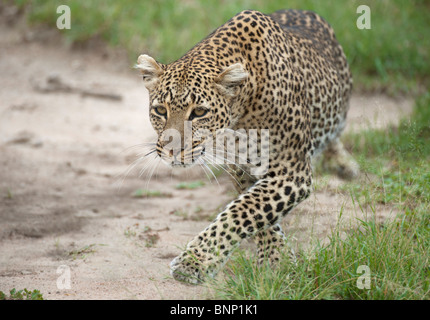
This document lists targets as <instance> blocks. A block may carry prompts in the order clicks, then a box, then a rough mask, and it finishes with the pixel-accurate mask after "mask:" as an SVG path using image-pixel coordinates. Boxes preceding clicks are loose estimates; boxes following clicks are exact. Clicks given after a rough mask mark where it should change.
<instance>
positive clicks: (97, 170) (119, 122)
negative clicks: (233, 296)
mask: <svg viewBox="0 0 430 320" xmlns="http://www.w3.org/2000/svg"><path fill="white" fill-rule="evenodd" d="M0 30H1V31H0V291H4V292H8V291H9V290H10V289H12V288H17V289H23V288H27V289H29V290H33V289H39V290H40V291H41V292H42V294H43V296H44V298H45V299H133V298H137V299H196V298H205V297H207V295H208V294H209V293H208V292H209V291H210V289H208V288H205V287H201V286H200V287H195V286H189V285H184V284H181V283H178V282H176V281H174V280H173V279H172V278H171V277H170V275H169V267H168V265H169V263H170V261H171V259H172V258H173V257H175V256H176V255H177V254H178V253H179V252H180V249H181V248H182V247H183V246H184V245H185V244H186V243H187V241H188V240H189V239H190V238H191V237H192V236H193V235H195V234H196V233H197V232H199V231H201V230H202V229H203V228H204V227H205V226H206V225H207V224H208V221H209V219H210V217H213V216H214V214H215V213H216V212H218V211H219V209H220V208H221V207H222V206H223V205H225V204H226V203H227V202H228V201H229V200H231V199H233V197H234V195H233V192H232V190H233V187H232V185H231V184H230V181H229V179H228V177H227V176H224V175H221V176H220V177H219V178H218V182H219V184H218V183H216V182H213V181H212V182H209V181H208V179H207V177H206V176H205V174H204V172H203V171H201V169H199V168H196V169H192V170H187V171H185V172H182V171H171V170H170V169H166V168H162V167H161V166H160V167H159V168H158V169H157V170H156V172H155V173H154V175H153V177H152V179H151V182H150V186H149V189H151V190H158V191H161V192H162V193H163V194H164V195H165V197H134V196H133V194H134V193H135V192H136V190H138V189H141V188H146V181H147V179H145V175H144V176H143V177H142V178H139V177H138V175H139V170H134V171H132V172H130V173H129V174H128V175H127V176H126V177H125V179H124V181H123V182H122V183H120V184H121V188H120V189H118V185H117V182H118V180H121V179H118V176H119V177H124V172H125V171H126V170H127V168H128V166H129V165H130V164H131V163H132V162H133V161H134V160H135V159H136V158H135V154H136V153H138V152H141V151H142V149H139V148H134V149H133V148H132V149H128V150H126V149H127V148H128V147H132V146H136V145H138V144H140V143H142V142H145V141H151V140H153V138H154V137H155V136H154V133H153V131H152V129H151V127H150V124H149V120H148V115H147V113H148V112H147V107H148V106H147V100H148V97H147V93H146V91H145V89H144V88H143V85H142V84H141V79H140V76H139V75H138V74H136V73H135V72H134V70H132V69H131V66H130V65H128V64H127V60H126V59H125V57H124V55H121V54H115V53H112V52H105V51H103V50H100V49H97V50H70V49H67V48H65V47H64V46H63V45H55V44H53V43H52V42H51V43H49V44H47V43H43V42H40V41H39V42H38V41H23V36H22V32H20V31H18V30H17V29H10V28H7V27H3V26H2V27H1V28H0ZM58 43H59V42H58ZM136 54H138V53H136ZM47 79H50V81H51V83H50V85H51V86H52V85H58V83H60V84H64V83H65V84H67V85H69V87H68V89H67V88H64V87H63V88H62V89H63V91H55V92H42V91H41V90H43V88H45V86H46V85H47ZM59 80H60V82H59ZM35 86H36V87H37V88H39V90H35ZM57 88H59V87H58V86H57ZM71 88H72V89H76V88H77V89H85V90H90V93H96V94H99V93H103V94H107V95H108V97H107V98H106V97H105V96H100V95H96V96H95V95H91V94H90V95H88V94H87V95H82V94H81V93H80V92H79V91H76V90H71ZM45 89H46V88H45ZM117 95H119V96H120V98H121V99H120V100H118V96H117ZM109 97H110V98H109ZM411 106H412V101H411V100H408V99H406V100H404V101H394V100H391V99H389V98H387V97H384V96H366V97H361V96H354V99H353V101H352V109H351V115H350V124H349V127H348V130H359V129H361V128H363V127H366V126H369V125H370V126H374V125H377V126H381V127H382V126H386V125H387V124H389V123H391V122H394V123H396V122H397V119H398V117H399V115H401V114H407V113H408V112H409V111H410V110H411ZM381 115H382V116H383V118H382V117H381ZM382 119H384V120H382ZM196 180H197V181H204V186H202V187H199V188H197V189H194V190H189V189H178V188H176V186H177V185H178V184H179V183H180V182H184V181H196ZM341 184H342V181H340V180H337V179H335V178H330V179H324V180H322V181H319V186H320V187H319V188H318V189H319V191H317V192H316V193H314V194H313V196H312V197H311V198H310V199H308V200H307V201H306V202H305V203H303V204H301V205H300V206H299V207H298V208H297V209H296V210H295V211H294V212H293V213H292V214H290V216H288V217H287V218H286V219H285V221H284V224H285V229H286V231H287V232H288V234H289V235H290V236H291V238H292V241H293V242H294V243H295V244H296V245H297V244H306V242H307V241H308V239H309V236H310V234H311V233H312V234H313V235H314V236H318V237H321V238H322V239H324V237H325V236H326V235H327V234H328V232H329V230H330V228H331V227H333V226H334V225H335V224H336V221H337V216H338V214H339V210H340V207H341V206H343V207H344V217H346V218H348V217H354V216H356V215H359V214H360V212H359V210H358V209H357V208H354V206H353V205H352V203H351V201H350V199H349V197H348V196H347V195H344V194H342V193H340V192H338V191H337V190H338V187H339V185H341ZM387 214H389V210H388V209H386V208H378V219H379V218H380V219H383V218H384V217H385V216H386V215H387ZM62 266H66V267H62ZM64 268H67V270H69V271H70V286H71V288H70V289H65V288H64V284H65V282H61V283H59V285H58V284H57V280H58V279H59V277H60V279H62V278H61V277H62V276H65V275H66V273H65V271H64V270H66V269H64ZM57 271H58V272H59V273H57Z"/></svg>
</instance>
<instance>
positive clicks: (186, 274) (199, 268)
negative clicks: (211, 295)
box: [170, 251, 206, 284]
mask: <svg viewBox="0 0 430 320" xmlns="http://www.w3.org/2000/svg"><path fill="white" fill-rule="evenodd" d="M170 274H171V275H172V276H173V278H174V279H175V280H178V281H183V282H187V283H191V284H199V283H202V282H203V281H204V278H205V275H206V272H205V268H204V266H203V265H202V263H201V262H199V261H198V259H197V258H196V257H194V256H192V255H191V254H189V253H188V252H186V251H185V252H183V253H182V254H181V255H179V256H177V257H176V258H175V259H173V260H172V262H171V263H170Z"/></svg>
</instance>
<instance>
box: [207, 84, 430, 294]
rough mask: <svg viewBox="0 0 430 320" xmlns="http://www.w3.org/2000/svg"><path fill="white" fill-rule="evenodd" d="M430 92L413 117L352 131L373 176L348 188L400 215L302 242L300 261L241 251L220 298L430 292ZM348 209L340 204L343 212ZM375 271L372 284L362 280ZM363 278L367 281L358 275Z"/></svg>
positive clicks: (360, 200) (357, 197)
mask: <svg viewBox="0 0 430 320" xmlns="http://www.w3.org/2000/svg"><path fill="white" fill-rule="evenodd" d="M429 129H430V92H427V93H426V94H424V95H423V96H421V97H420V98H419V99H418V100H417V102H416V105H415V111H414V113H413V115H412V117H411V118H410V119H407V120H406V119H405V120H402V121H401V122H400V124H399V126H398V127H397V128H391V129H390V130H385V131H382V130H368V131H365V132H363V133H361V134H349V135H348V136H346V137H345V142H346V144H347V145H348V146H349V147H350V148H351V149H352V150H353V154H354V156H356V157H358V158H359V159H360V165H361V168H362V170H363V171H364V173H365V174H366V175H368V176H369V177H372V179H369V180H365V181H361V182H360V181H358V182H357V181H356V182H350V183H348V184H346V185H345V186H343V187H342V190H341V191H343V192H345V193H347V194H350V195H351V197H352V199H353V200H354V202H355V203H356V204H357V205H358V206H359V207H362V208H364V207H370V208H371V210H372V211H373V213H375V210H376V209H375V208H376V206H377V204H380V203H382V204H384V205H386V206H389V207H395V208H396V210H397V211H398V212H399V213H400V215H399V216H398V217H394V218H392V219H391V220H388V221H385V222H384V223H383V224H377V223H376V222H375V221H374V219H372V217H371V218H370V219H369V221H359V227H358V228H351V229H350V230H349V231H348V234H347V236H346V237H344V236H342V237H341V232H340V231H339V230H340V229H335V230H333V232H332V233H331V236H330V239H329V242H328V244H324V245H323V244H321V243H320V242H319V241H318V240H314V241H313V243H312V245H311V246H310V249H306V250H305V249H299V251H298V262H297V263H293V262H292V261H291V259H290V258H289V257H285V258H283V259H282V261H281V263H280V267H279V268H273V267H270V266H264V265H263V266H260V267H258V266H257V265H256V260H257V259H256V257H254V256H252V255H251V256H249V254H248V253H246V252H244V251H238V252H237V253H236V254H235V255H234V256H233V259H232V261H231V262H230V263H228V265H227V268H226V272H225V274H226V276H225V279H224V280H219V281H215V282H214V284H213V286H214V292H215V298H222V299H360V300H361V299H369V300H382V299H389V300H393V299H394V300H397V299H399V300H400V299H418V300H421V299H426V300H428V299H430V252H429V248H430V145H429V141H430V137H429ZM341 214H342V212H341V211H340V215H341ZM359 266H367V267H368V268H369V270H370V275H369V276H370V289H366V288H364V289H361V288H360V287H359V286H358V285H357V281H358V282H360V281H361V279H362V278H360V276H362V273H360V272H359V270H358V268H359ZM360 283H361V282H360Z"/></svg>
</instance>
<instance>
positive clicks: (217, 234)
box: [170, 165, 312, 284]
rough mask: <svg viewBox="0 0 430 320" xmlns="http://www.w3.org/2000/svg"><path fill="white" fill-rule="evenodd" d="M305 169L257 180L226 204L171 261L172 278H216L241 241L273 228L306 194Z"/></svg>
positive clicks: (308, 178)
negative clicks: (287, 174)
mask: <svg viewBox="0 0 430 320" xmlns="http://www.w3.org/2000/svg"><path fill="white" fill-rule="evenodd" d="M305 167H306V168H307V169H306V170H303V171H302V172H300V174H296V175H294V176H291V175H289V176H280V177H276V176H275V177H273V178H266V179H262V180H259V181H258V182H257V183H256V184H255V185H254V186H253V187H251V188H250V189H249V190H248V191H247V192H245V193H244V194H242V195H240V196H239V198H238V199H236V200H234V201H233V202H231V203H230V204H229V205H227V207H226V209H225V210H224V211H223V212H221V213H220V214H219V215H218V216H217V217H216V219H215V220H214V221H213V222H212V223H211V224H210V225H209V226H208V227H207V228H206V229H205V230H203V231H202V232H201V233H200V234H199V235H197V236H196V237H195V238H194V239H193V240H191V241H190V242H189V243H188V245H187V248H186V250H185V251H184V252H182V253H181V254H180V255H179V256H178V257H176V258H175V259H174V260H173V261H172V262H171V264H170V266H171V274H172V276H173V277H174V278H175V279H176V280H181V281H185V282H189V283H194V284H197V283H199V282H202V281H204V278H205V277H207V276H210V277H213V276H215V275H216V274H217V272H218V271H219V270H220V269H221V268H222V266H223V265H224V263H225V262H226V261H227V259H228V258H229V256H230V255H231V253H232V252H233V251H234V249H236V248H237V247H238V246H239V244H240V243H241V241H242V240H243V239H246V238H249V237H252V236H254V235H256V234H257V233H258V232H261V231H264V230H266V229H267V228H269V227H271V226H273V225H274V224H276V223H277V222H278V221H279V220H280V219H281V218H282V217H283V216H285V215H286V214H287V213H288V212H290V211H291V210H292V209H293V208H294V207H295V206H296V205H297V204H299V203H300V202H301V201H302V200H304V199H305V198H306V197H307V196H308V195H309V193H310V190H311V183H312V181H311V174H310V166H308V165H305ZM305 172H306V174H305Z"/></svg>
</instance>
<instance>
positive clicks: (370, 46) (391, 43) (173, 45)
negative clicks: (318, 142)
mask: <svg viewBox="0 0 430 320" xmlns="http://www.w3.org/2000/svg"><path fill="white" fill-rule="evenodd" d="M15 3H16V4H18V5H19V6H20V7H24V6H26V7H27V8H28V19H29V21H30V22H31V23H33V24H37V23H39V24H44V25H45V26H48V27H52V28H55V27H56V20H57V18H58V17H59V14H57V13H56V8H57V6H58V5H60V4H63V2H61V1H55V0H34V1H30V0H15ZM363 4H364V5H368V6H369V7H370V9H371V29H370V30H359V29H358V28H357V26H356V21H357V18H358V17H359V15H360V14H357V12H356V10H357V7H358V6H359V5H363ZM67 5H69V6H70V9H71V15H72V17H71V29H70V30H62V31H61V32H62V33H63V34H64V36H65V38H66V39H67V40H68V41H69V42H84V41H87V40H89V39H92V38H102V39H104V40H106V41H107V42H108V43H110V44H111V45H113V46H120V47H122V48H125V49H126V50H127V51H128V53H129V56H130V60H131V63H134V61H135V60H136V58H137V56H138V55H139V54H140V53H148V54H150V55H152V56H153V57H155V58H156V59H157V60H159V61H160V62H163V63H170V62H172V61H174V60H176V59H178V58H180V57H181V56H182V55H183V54H185V53H186V52H187V51H188V50H189V49H190V48H192V47H193V45H194V44H196V43H197V42H199V41H200V40H201V39H203V38H204V37H205V36H206V35H208V34H209V33H210V32H211V31H213V30H214V29H215V28H217V27H218V26H220V25H222V24H223V23H224V22H226V21H227V20H228V19H230V18H231V17H232V16H233V15H235V14H236V13H238V12H240V11H241V10H244V9H256V10H260V11H262V12H265V13H271V12H273V11H276V10H279V9H285V8H299V9H309V10H313V11H315V12H317V13H319V14H320V15H322V16H323V17H324V18H326V20H327V21H329V23H330V24H331V25H332V26H333V28H334V30H335V32H336V35H337V38H338V39H339V41H340V43H341V44H342V45H343V47H344V49H345V52H346V55H347V57H348V60H349V61H350V64H351V69H352V72H353V75H354V78H355V83H356V87H359V88H363V89H368V90H374V89H375V88H376V89H388V90H389V92H391V93H394V92H399V91H400V92H411V91H412V92H418V91H420V90H419V87H418V86H417V85H418V84H420V85H422V86H423V87H425V86H426V85H428V84H429V82H428V79H429V74H430V64H429V63H428V61H429V58H430V57H429V52H430V50H429V49H430V20H429V19H428V12H429V9H430V5H429V3H428V2H426V1H423V0H412V1H403V0H390V1H370V0H353V1H341V0H334V1H320V0H291V1H288V2H285V1H281V0H275V1H263V0H236V1H207V0H190V1H174V0H158V1H150V0H142V1H133V0H124V1H113V0H104V1H77V0H71V1H67Z"/></svg>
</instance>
